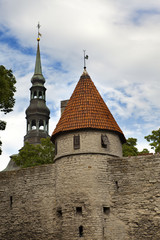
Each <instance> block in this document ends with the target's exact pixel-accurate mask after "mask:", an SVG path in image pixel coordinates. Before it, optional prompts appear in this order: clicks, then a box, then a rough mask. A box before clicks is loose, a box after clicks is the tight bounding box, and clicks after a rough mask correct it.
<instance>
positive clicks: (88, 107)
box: [51, 70, 125, 142]
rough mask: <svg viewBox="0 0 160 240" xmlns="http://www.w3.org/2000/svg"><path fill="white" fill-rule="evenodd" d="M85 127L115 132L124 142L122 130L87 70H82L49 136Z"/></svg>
mask: <svg viewBox="0 0 160 240" xmlns="http://www.w3.org/2000/svg"><path fill="white" fill-rule="evenodd" d="M86 128H87V129H100V130H110V131H114V132H117V133H118V134H119V135H120V138H121V140H122V142H125V137H124V135H123V132H122V131H121V129H120V128H119V126H118V124H117V123H116V121H115V119H114V117H113V116H112V114H111V112H110V111H109V109H108V107H107V105H106V104H105V102H104V100H103V99H102V97H101V95H100V94H99V92H98V90H97V89H96V87H95V85H94V83H93V82H92V80H91V78H90V76H89V75H88V73H87V71H86V70H84V72H83V74H82V76H81V77H80V80H79V82H78V83H77V86H76V88H75V90H74V92H73V94H72V96H71V98H70V100H69V101H68V104H67V106H66V108H65V110H64V112H63V114H62V116H61V118H60V120H59V122H58V124H57V126H56V128H55V130H54V132H53V134H52V136H51V140H52V141H54V139H55V137H56V135H57V134H59V133H62V132H66V131H73V130H78V129H86Z"/></svg>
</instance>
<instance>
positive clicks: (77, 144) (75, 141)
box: [73, 135, 80, 149]
mask: <svg viewBox="0 0 160 240" xmlns="http://www.w3.org/2000/svg"><path fill="white" fill-rule="evenodd" d="M73 147H74V149H79V148H80V136H79V135H77V136H74V138H73Z"/></svg>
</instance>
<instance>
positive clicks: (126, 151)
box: [122, 138, 138, 157]
mask: <svg viewBox="0 0 160 240" xmlns="http://www.w3.org/2000/svg"><path fill="white" fill-rule="evenodd" d="M136 145H137V139H136V138H128V139H127V141H126V143H124V144H123V145H122V152H123V156H124V157H128V156H137V155H138V149H137V148H136Z"/></svg>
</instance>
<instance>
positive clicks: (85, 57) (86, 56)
mask: <svg viewBox="0 0 160 240" xmlns="http://www.w3.org/2000/svg"><path fill="white" fill-rule="evenodd" d="M83 52H84V69H86V59H88V55H86V50H83Z"/></svg>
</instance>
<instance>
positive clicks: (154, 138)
mask: <svg viewBox="0 0 160 240" xmlns="http://www.w3.org/2000/svg"><path fill="white" fill-rule="evenodd" d="M144 138H145V139H146V140H147V141H148V142H150V143H149V145H150V146H151V148H152V149H154V150H155V153H158V152H160V128H159V129H158V130H153V131H152V134H150V135H148V136H145V137H144Z"/></svg>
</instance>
